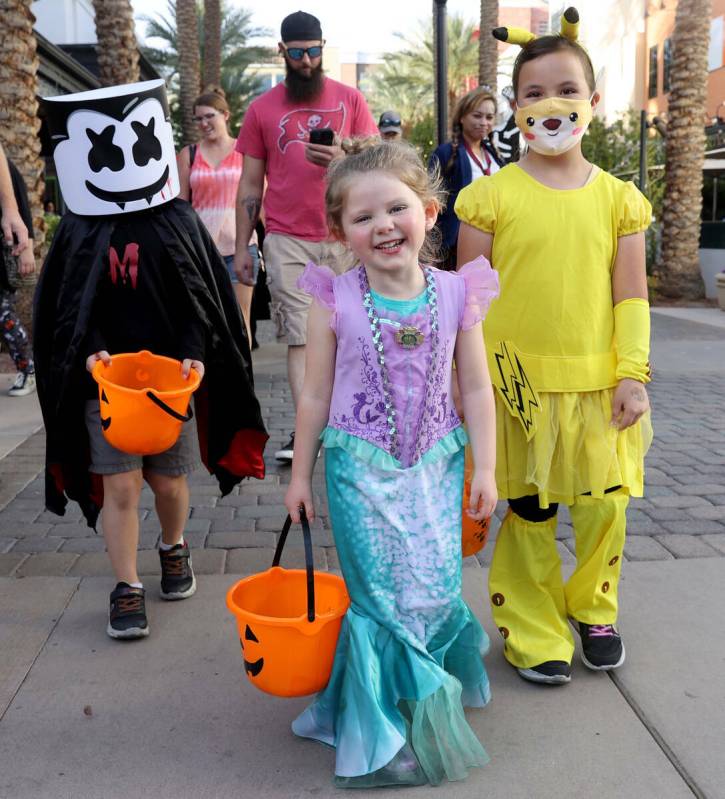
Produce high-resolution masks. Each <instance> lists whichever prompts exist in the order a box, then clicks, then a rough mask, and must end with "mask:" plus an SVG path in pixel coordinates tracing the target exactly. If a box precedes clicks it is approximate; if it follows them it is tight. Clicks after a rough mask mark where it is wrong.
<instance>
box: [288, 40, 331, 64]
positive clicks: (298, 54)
mask: <svg viewBox="0 0 725 799" xmlns="http://www.w3.org/2000/svg"><path fill="white" fill-rule="evenodd" d="M284 51H285V53H287V55H288V56H289V57H290V58H291V59H292V60H293V61H302V59H303V58H304V57H305V53H307V55H308V56H309V57H310V58H319V57H320V56H321V55H322V45H321V44H316V45H314V46H312V47H285V48H284Z"/></svg>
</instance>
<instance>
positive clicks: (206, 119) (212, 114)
mask: <svg viewBox="0 0 725 799" xmlns="http://www.w3.org/2000/svg"><path fill="white" fill-rule="evenodd" d="M218 115H219V112H218V111H212V112H210V113H208V114H202V115H201V116H198V117H192V119H193V120H194V122H196V124H197V125H201V123H202V122H209V121H210V120H212V119H214V117H215V116H218Z"/></svg>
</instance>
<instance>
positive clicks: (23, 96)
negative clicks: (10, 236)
mask: <svg viewBox="0 0 725 799" xmlns="http://www.w3.org/2000/svg"><path fill="white" fill-rule="evenodd" d="M30 6H31V0H0V19H2V21H3V35H2V37H1V38H0V142H2V145H3V148H4V149H5V152H6V154H7V156H8V157H9V158H10V159H11V160H12V161H13V163H14V164H15V166H16V167H17V168H18V170H19V171H20V174H21V175H22V176H23V178H24V180H25V183H26V185H27V188H28V199H29V201H30V207H31V210H32V214H33V227H34V229H35V231H34V232H35V256H36V258H40V257H42V253H41V250H42V246H43V240H44V234H45V222H44V220H43V192H44V190H45V182H44V180H43V172H44V164H43V159H42V158H41V157H40V137H39V136H38V131H39V130H40V119H39V118H38V101H37V99H36V97H37V94H38V57H37V55H36V41H35V35H34V34H33V25H34V24H35V16H34V14H33V12H32V11H31V10H30Z"/></svg>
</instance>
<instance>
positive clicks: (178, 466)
mask: <svg viewBox="0 0 725 799" xmlns="http://www.w3.org/2000/svg"><path fill="white" fill-rule="evenodd" d="M86 428H87V429H88V438H89V441H90V446H91V465H90V467H89V469H88V470H89V471H90V472H93V473H94V474H120V473H121V472H133V471H136V469H147V470H148V471H150V472H156V473H157V474H165V475H167V476H168V477H179V476H180V475H182V474H189V472H193V471H194V469H196V468H197V466H198V465H199V462H200V461H199V454H198V452H199V446H198V444H197V436H196V420H195V419H192V420H191V421H190V422H184V424H183V425H182V426H181V435H180V436H179V439H178V441H177V442H176V443H175V444H174V446H173V447H170V448H169V449H167V450H166V451H165V452H160V453H159V454H158V455H129V454H128V452H121V450H120V449H116V448H115V447H112V446H111V445H110V444H109V443H108V441H106V437H105V436H104V435H103V430H102V429H101V410H100V403H99V402H98V400H97V399H93V400H88V401H87V402H86Z"/></svg>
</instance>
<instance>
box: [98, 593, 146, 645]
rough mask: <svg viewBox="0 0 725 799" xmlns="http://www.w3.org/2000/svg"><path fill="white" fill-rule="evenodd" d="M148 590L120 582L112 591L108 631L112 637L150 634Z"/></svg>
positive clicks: (135, 636)
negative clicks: (146, 598)
mask: <svg viewBox="0 0 725 799" xmlns="http://www.w3.org/2000/svg"><path fill="white" fill-rule="evenodd" d="M145 595H146V592H145V591H144V590H143V588H134V587H133V586H130V585H129V584H128V583H118V584H117V585H116V587H115V588H114V589H113V591H112V592H111V606H110V608H109V611H108V627H106V632H107V633H108V634H109V635H110V636H111V638H145V637H146V636H147V635H148V634H149V624H148V620H147V619H146V601H145Z"/></svg>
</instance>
